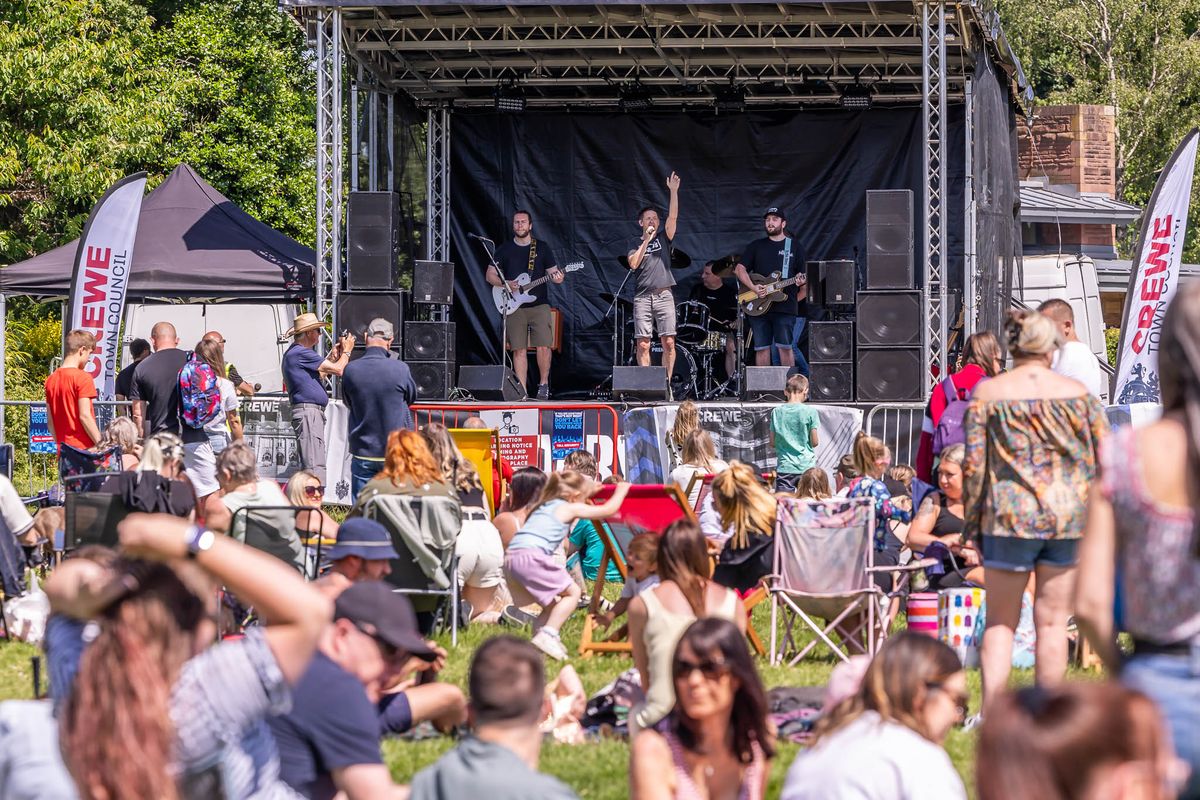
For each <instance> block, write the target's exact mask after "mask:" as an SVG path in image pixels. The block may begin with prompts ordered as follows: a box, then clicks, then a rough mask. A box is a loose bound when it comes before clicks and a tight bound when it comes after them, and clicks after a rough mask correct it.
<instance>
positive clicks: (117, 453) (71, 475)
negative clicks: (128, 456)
mask: <svg viewBox="0 0 1200 800" xmlns="http://www.w3.org/2000/svg"><path fill="white" fill-rule="evenodd" d="M120 471H121V448H120V446H119V445H113V446H112V447H110V448H109V449H107V450H105V451H104V452H103V453H93V452H92V451H90V450H80V449H79V448H78V447H72V446H71V445H69V444H60V445H59V446H58V474H59V479H60V480H61V481H62V485H63V489H64V490H65V491H67V492H97V491H99V490H100V487H101V486H103V485H104V482H105V481H106V480H108V476H110V475H113V474H115V473H118V472H120Z"/></svg>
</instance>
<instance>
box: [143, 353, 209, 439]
mask: <svg viewBox="0 0 1200 800" xmlns="http://www.w3.org/2000/svg"><path fill="white" fill-rule="evenodd" d="M189 355H190V353H188V352H187V351H186V350H180V349H178V348H174V347H173V348H171V349H170V350H159V351H158V352H157V353H152V354H151V355H149V356H147V357H146V358H145V359H144V360H143V361H140V362H138V365H137V369H136V370H134V372H133V385H132V386H131V387H130V389H129V398H130V399H131V400H143V401H145V403H146V428H147V430H146V435H148V436H152V435H154V434H156V433H158V432H159V431H170V432H171V433H173V434H175V435H176V436H178V437H180V438H181V439H183V443H184V444H194V443H196V442H203V441H205V440H206V439H207V438H208V435H207V434H206V433H205V432H204V430H203V429H200V428H193V427H191V426H188V425H184V424H183V423H182V422H181V421H180V418H179V412H180V410H181V409H180V403H179V371H180V370H181V369H183V365H184V364H186V363H187V360H188V356H189Z"/></svg>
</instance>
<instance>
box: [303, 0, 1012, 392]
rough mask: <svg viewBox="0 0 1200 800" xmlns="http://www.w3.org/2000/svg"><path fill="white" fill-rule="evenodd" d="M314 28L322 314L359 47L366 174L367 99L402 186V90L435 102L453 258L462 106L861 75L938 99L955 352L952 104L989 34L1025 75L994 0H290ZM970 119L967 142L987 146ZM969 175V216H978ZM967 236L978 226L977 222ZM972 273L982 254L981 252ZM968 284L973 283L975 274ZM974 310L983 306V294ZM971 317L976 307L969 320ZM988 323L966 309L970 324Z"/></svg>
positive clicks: (429, 194)
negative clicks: (535, 0) (345, 117)
mask: <svg viewBox="0 0 1200 800" xmlns="http://www.w3.org/2000/svg"><path fill="white" fill-rule="evenodd" d="M281 2H282V5H283V6H284V8H285V9H286V10H287V11H288V12H289V13H291V14H292V15H293V17H294V18H296V19H297V20H298V21H299V22H301V23H302V24H304V25H306V26H307V29H308V31H309V37H310V40H312V41H313V42H314V50H315V54H316V61H317V64H316V68H317V78H318V80H317V93H318V104H317V134H318V145H317V147H318V150H317V186H318V192H317V253H318V257H319V259H320V265H319V269H318V296H317V311H318V313H319V314H321V315H322V316H323V317H324V318H326V319H329V318H331V316H332V310H333V308H334V306H335V305H336V302H335V300H336V294H337V282H338V281H337V278H338V276H339V274H340V270H341V250H342V246H341V235H342V225H341V214H342V213H343V206H342V188H343V181H344V176H343V174H342V172H343V164H342V158H341V154H342V148H343V147H344V142H343V138H342V79H343V78H342V76H343V69H344V65H343V53H345V57H346V58H347V59H349V60H350V61H351V62H352V63H353V65H354V67H355V69H356V74H357V76H358V78H357V80H356V83H355V88H354V90H353V91H352V92H351V93H350V94H351V95H352V103H353V105H354V109H353V110H352V114H351V116H352V119H354V120H355V123H354V125H355V129H354V131H353V155H354V158H353V162H352V170H351V172H352V185H353V186H355V187H357V186H358V185H359V184H360V179H359V178H360V175H359V170H360V165H359V160H360V142H359V139H360V137H359V134H358V129H357V124H358V122H357V121H358V119H359V111H358V108H357V103H358V99H357V98H358V92H359V87H360V85H361V86H363V87H366V91H368V95H367V104H368V112H367V113H366V114H365V115H364V116H365V117H366V118H367V120H368V122H366V123H365V124H367V125H369V129H370V136H369V137H368V140H367V142H366V151H367V159H366V161H367V163H366V165H365V166H366V173H367V183H368V185H369V186H371V187H376V186H380V185H382V184H383V183H384V179H383V178H382V176H381V175H380V173H379V170H378V163H379V161H380V160H381V159H382V158H383V157H384V155H383V153H384V148H380V147H379V146H378V144H377V139H376V138H375V137H376V136H377V134H378V131H379V123H378V116H377V115H378V113H379V111H378V98H379V97H380V96H384V97H386V98H387V103H388V109H389V113H388V115H387V116H388V120H387V130H388V132H389V133H388V135H387V138H388V147H387V148H386V152H387V166H386V173H387V179H386V185H387V186H388V187H391V186H392V174H391V173H392V166H391V139H392V137H391V135H390V131H391V127H390V126H391V113H390V109H391V108H392V105H391V103H392V98H393V96H394V95H395V94H396V93H404V94H405V95H406V96H407V97H408V98H410V99H411V100H412V101H413V102H414V103H415V104H416V105H417V106H418V107H424V108H425V109H426V115H427V116H426V124H427V131H426V143H427V146H428V152H427V155H426V166H427V170H428V174H427V179H426V181H427V183H426V230H425V237H426V238H425V242H426V247H425V250H426V256H427V257H429V258H434V259H445V258H446V257H447V255H448V253H449V241H448V237H449V210H450V126H451V121H452V118H453V110H454V109H459V108H471V107H491V106H492V105H493V103H494V101H495V96H496V93H497V91H498V88H499V87H501V86H504V87H510V88H513V89H514V90H516V91H519V92H520V94H521V95H522V96H523V97H524V98H525V103H526V107H528V108H530V109H537V108H547V109H567V108H580V109H586V108H613V107H617V106H618V105H619V104H620V102H621V99H622V96H623V95H624V94H625V93H626V92H628V91H629V90H630V88H631V87H635V88H636V89H637V91H638V92H639V93H640V94H641V95H642V96H643V97H648V98H649V102H650V105H651V106H652V107H653V108H687V107H703V106H709V107H711V106H712V105H713V103H714V101H715V100H716V99H717V98H718V97H720V96H721V95H722V94H723V93H725V92H729V91H731V90H732V91H735V92H736V94H737V97H738V98H739V101H740V102H744V104H745V105H746V106H769V107H788V108H796V109H797V110H799V109H802V108H808V107H813V108H819V107H822V106H826V107H829V106H836V105H837V104H838V103H840V102H841V99H842V93H843V91H844V90H845V89H846V88H847V87H855V89H856V90H858V91H862V90H864V89H866V90H869V92H870V95H871V102H872V103H873V104H884V105H910V106H912V105H916V104H920V105H921V107H922V110H923V121H924V158H923V165H924V187H923V189H924V192H923V198H922V200H923V203H922V205H921V207H920V212H919V213H920V218H919V219H920V222H919V223H918V224H919V225H920V226H921V230H920V236H921V239H920V241H922V242H923V243H924V253H925V263H924V266H923V276H924V283H923V289H924V293H925V294H924V302H925V307H926V311H927V317H926V318H927V328H926V332H925V337H924V346H925V355H926V360H927V363H929V364H930V365H936V369H937V371H938V372H939V373H940V372H942V371H943V370H945V369H946V368H947V367H948V366H949V365H947V364H946V346H947V323H948V319H947V315H948V314H949V313H950V310H949V306H948V302H947V278H948V277H949V276H948V274H947V270H948V267H947V263H948V260H947V255H948V254H947V252H946V246H947V241H948V240H947V235H946V223H947V216H948V213H949V210H948V208H947V205H946V201H947V198H948V191H947V189H948V187H947V164H948V160H949V154H950V152H951V149H950V148H952V147H956V146H958V143H957V142H956V143H951V142H949V141H948V140H947V111H946V109H947V104H948V103H954V104H960V103H963V102H964V101H966V100H967V99H968V86H969V81H970V78H971V72H972V70H973V68H974V56H973V51H974V49H975V48H976V47H978V46H979V45H980V44H981V43H982V44H984V45H986V46H989V47H990V48H991V49H992V51H993V53H994V55H995V57H996V60H997V61H998V62H999V63H1000V65H1001V67H1002V69H1003V70H1004V71H1005V72H1006V73H1007V74H1008V76H1009V78H1010V79H1011V86H1012V90H1013V96H1014V100H1015V101H1016V102H1021V100H1022V97H1021V96H1019V92H1021V91H1022V90H1023V76H1022V75H1021V72H1020V67H1019V65H1018V64H1016V62H1015V59H1013V58H1012V57H1011V54H1010V53H1009V52H1008V49H1007V44H1006V43H1005V42H1004V41H1003V35H1002V32H1001V31H1000V29H999V25H998V23H997V21H996V18H995V14H994V12H993V10H992V9H991V7H990V6H991V0H825V1H824V2H811V1H810V2H775V3H706V4H683V3H658V4H640V5H639V4H619V5H607V4H600V3H596V4H578V5H575V4H571V5H553V4H537V5H534V4H529V3H525V2H516V3H514V4H509V5H488V4H478V3H470V4H453V5H451V4H447V5H427V4H413V3H407V2H401V1H400V0H378V1H377V2H376V3H374V4H371V3H362V4H358V3H357V2H356V0H281ZM970 126H971V120H970V118H969V115H968V119H967V128H968V131H967V137H966V143H965V144H967V146H968V147H969V143H970V141H971V132H970ZM973 189H974V187H973V186H972V185H970V184H969V185H968V186H967V190H968V196H967V211H968V213H967V214H966V221H965V224H967V225H971V224H973V222H972V220H973V217H974V214H973V213H971V212H972V211H973V200H972V192H973ZM966 235H967V239H966V241H967V242H968V243H971V242H973V241H974V231H968V232H966ZM967 255H968V257H967V259H966V261H967V263H966V265H965V266H967V267H969V262H970V254H967ZM967 286H968V287H970V286H971V284H970V283H969V282H967ZM969 300H970V298H968V303H969V305H970V306H972V307H973V306H974V303H970V302H969ZM968 316H971V315H968ZM972 322H973V320H972V319H968V320H967V325H968V326H970V325H971V324H972Z"/></svg>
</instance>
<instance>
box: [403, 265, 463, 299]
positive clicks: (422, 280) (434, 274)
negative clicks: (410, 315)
mask: <svg viewBox="0 0 1200 800" xmlns="http://www.w3.org/2000/svg"><path fill="white" fill-rule="evenodd" d="M412 297H413V302H414V303H430V304H432V305H443V306H448V305H451V304H452V303H453V302H454V265H453V264H451V263H450V262H449V261H418V262H416V263H415V264H414V265H413V285H412Z"/></svg>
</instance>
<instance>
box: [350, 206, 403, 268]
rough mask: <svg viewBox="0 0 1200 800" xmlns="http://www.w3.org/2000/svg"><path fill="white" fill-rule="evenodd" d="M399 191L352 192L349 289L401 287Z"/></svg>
mask: <svg viewBox="0 0 1200 800" xmlns="http://www.w3.org/2000/svg"><path fill="white" fill-rule="evenodd" d="M399 197H400V196H399V195H397V194H396V193H395V192H351V193H350V202H349V205H348V206H347V209H346V288H347V289H350V290H351V291H358V290H365V289H383V290H387V289H390V290H395V289H398V288H400V284H399V277H400V276H399V273H398V270H397V267H396V247H397V244H398V237H399V232H400V202H399Z"/></svg>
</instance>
